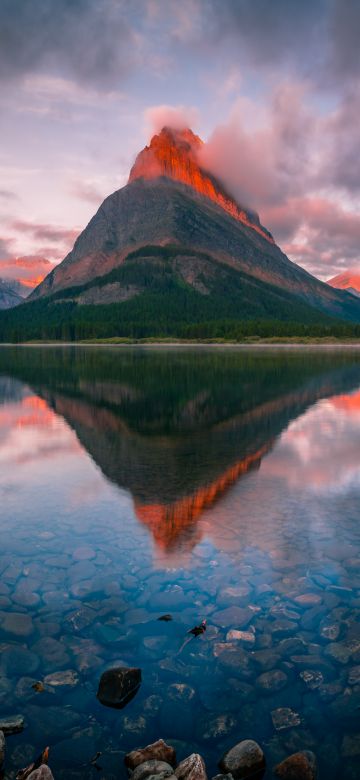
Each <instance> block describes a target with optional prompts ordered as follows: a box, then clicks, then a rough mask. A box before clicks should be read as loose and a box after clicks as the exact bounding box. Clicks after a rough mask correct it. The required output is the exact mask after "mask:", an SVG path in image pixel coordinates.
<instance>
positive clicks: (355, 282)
mask: <svg viewBox="0 0 360 780" xmlns="http://www.w3.org/2000/svg"><path fill="white" fill-rule="evenodd" d="M327 284H330V285H331V287H335V288H336V289H338V290H347V292H350V293H352V294H353V295H356V296H357V297H360V271H358V270H356V269H353V270H351V269H350V270H349V271H343V272H342V273H341V274H338V275H337V276H334V277H333V278H332V279H329V281H328V282H327Z"/></svg>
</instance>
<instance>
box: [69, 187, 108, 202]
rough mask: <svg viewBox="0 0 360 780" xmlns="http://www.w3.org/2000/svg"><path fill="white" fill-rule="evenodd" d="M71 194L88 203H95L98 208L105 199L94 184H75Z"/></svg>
mask: <svg viewBox="0 0 360 780" xmlns="http://www.w3.org/2000/svg"><path fill="white" fill-rule="evenodd" d="M70 193H71V195H75V197H76V198H79V199H80V200H85V201H86V202H87V203H94V204H95V205H96V206H100V204H101V203H102V201H103V200H104V197H105V196H104V194H103V193H101V192H100V190H99V189H98V188H97V187H96V186H95V185H94V184H91V183H86V182H74V183H73V184H72V186H71V187H70Z"/></svg>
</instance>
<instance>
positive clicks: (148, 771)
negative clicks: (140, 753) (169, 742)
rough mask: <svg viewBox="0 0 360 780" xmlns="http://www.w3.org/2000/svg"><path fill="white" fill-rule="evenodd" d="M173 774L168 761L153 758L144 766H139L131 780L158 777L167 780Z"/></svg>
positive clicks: (145, 779) (145, 762) (143, 764)
mask: <svg viewBox="0 0 360 780" xmlns="http://www.w3.org/2000/svg"><path fill="white" fill-rule="evenodd" d="M173 774H174V770H173V768H172V766H170V764H168V763H167V762H166V761H158V760H157V759H156V758H151V759H149V760H148V761H144V762H143V763H142V764H138V766H137V767H136V768H135V769H134V771H133V773H132V775H131V780H147V778H148V777H151V776H153V777H156V776H158V775H161V776H162V777H164V778H165V777H170V775H173Z"/></svg>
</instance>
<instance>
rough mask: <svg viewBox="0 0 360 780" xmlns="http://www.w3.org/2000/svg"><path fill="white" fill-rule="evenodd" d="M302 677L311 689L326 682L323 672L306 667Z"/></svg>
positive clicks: (301, 674) (301, 673)
mask: <svg viewBox="0 0 360 780" xmlns="http://www.w3.org/2000/svg"><path fill="white" fill-rule="evenodd" d="M300 677H301V679H302V680H303V681H304V683H305V685H306V687H307V688H309V690H310V691H314V690H315V688H319V687H320V685H322V684H323V682H324V677H323V675H322V673H321V672H319V671H316V670H313V669H304V671H303V672H300Z"/></svg>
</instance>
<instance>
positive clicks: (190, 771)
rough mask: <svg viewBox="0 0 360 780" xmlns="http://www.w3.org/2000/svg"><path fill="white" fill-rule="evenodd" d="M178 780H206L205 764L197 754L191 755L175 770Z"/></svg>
mask: <svg viewBox="0 0 360 780" xmlns="http://www.w3.org/2000/svg"><path fill="white" fill-rule="evenodd" d="M175 775H176V777H177V778H178V780H207V774H206V769H205V764H204V761H203V759H202V758H201V756H199V754H198V753H192V754H191V756H188V757H187V758H185V759H184V761H181V763H180V764H179V766H178V767H177V768H176V769H175Z"/></svg>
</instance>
